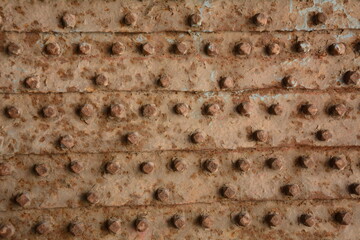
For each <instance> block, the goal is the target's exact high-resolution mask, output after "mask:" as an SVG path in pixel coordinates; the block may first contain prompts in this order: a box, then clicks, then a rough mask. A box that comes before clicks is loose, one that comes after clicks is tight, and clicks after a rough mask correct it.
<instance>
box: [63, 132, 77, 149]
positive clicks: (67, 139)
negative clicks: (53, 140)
mask: <svg viewBox="0 0 360 240" xmlns="http://www.w3.org/2000/svg"><path fill="white" fill-rule="evenodd" d="M59 145H60V148H62V149H70V148H73V147H74V146H75V140H74V138H73V137H72V136H71V135H65V136H62V137H60V139H59Z"/></svg>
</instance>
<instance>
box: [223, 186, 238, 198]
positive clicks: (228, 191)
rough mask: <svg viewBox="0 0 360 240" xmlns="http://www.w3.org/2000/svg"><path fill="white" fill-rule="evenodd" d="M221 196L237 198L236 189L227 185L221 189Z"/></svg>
mask: <svg viewBox="0 0 360 240" xmlns="http://www.w3.org/2000/svg"><path fill="white" fill-rule="evenodd" d="M221 195H222V196H223V197H224V198H235V196H236V189H235V188H234V187H232V186H229V185H225V186H223V187H222V188H221Z"/></svg>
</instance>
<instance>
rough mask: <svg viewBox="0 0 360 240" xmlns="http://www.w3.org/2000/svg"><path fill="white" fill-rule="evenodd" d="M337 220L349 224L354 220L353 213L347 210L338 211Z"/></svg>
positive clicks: (342, 223)
mask: <svg viewBox="0 0 360 240" xmlns="http://www.w3.org/2000/svg"><path fill="white" fill-rule="evenodd" d="M335 220H336V221H337V222H338V223H339V224H341V225H349V224H350V223H351V221H352V214H351V213H349V212H346V211H341V212H337V213H336V214H335Z"/></svg>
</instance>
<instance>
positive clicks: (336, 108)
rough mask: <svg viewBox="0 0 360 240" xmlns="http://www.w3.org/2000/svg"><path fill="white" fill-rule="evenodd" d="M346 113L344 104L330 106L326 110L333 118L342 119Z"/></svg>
mask: <svg viewBox="0 0 360 240" xmlns="http://www.w3.org/2000/svg"><path fill="white" fill-rule="evenodd" d="M346 112H347V107H346V106H345V104H342V103H340V104H335V105H332V106H330V107H329V109H328V113H329V115H331V116H334V117H343V116H344V115H345V113H346Z"/></svg>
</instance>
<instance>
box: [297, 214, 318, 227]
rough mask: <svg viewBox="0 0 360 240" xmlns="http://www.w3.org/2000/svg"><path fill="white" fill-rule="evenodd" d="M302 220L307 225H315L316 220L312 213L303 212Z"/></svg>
mask: <svg viewBox="0 0 360 240" xmlns="http://www.w3.org/2000/svg"><path fill="white" fill-rule="evenodd" d="M300 222H301V223H302V224H303V225H305V226H307V227H312V226H314V225H315V223H316V220H315V218H314V217H313V216H312V215H310V214H303V215H301V216H300Z"/></svg>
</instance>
